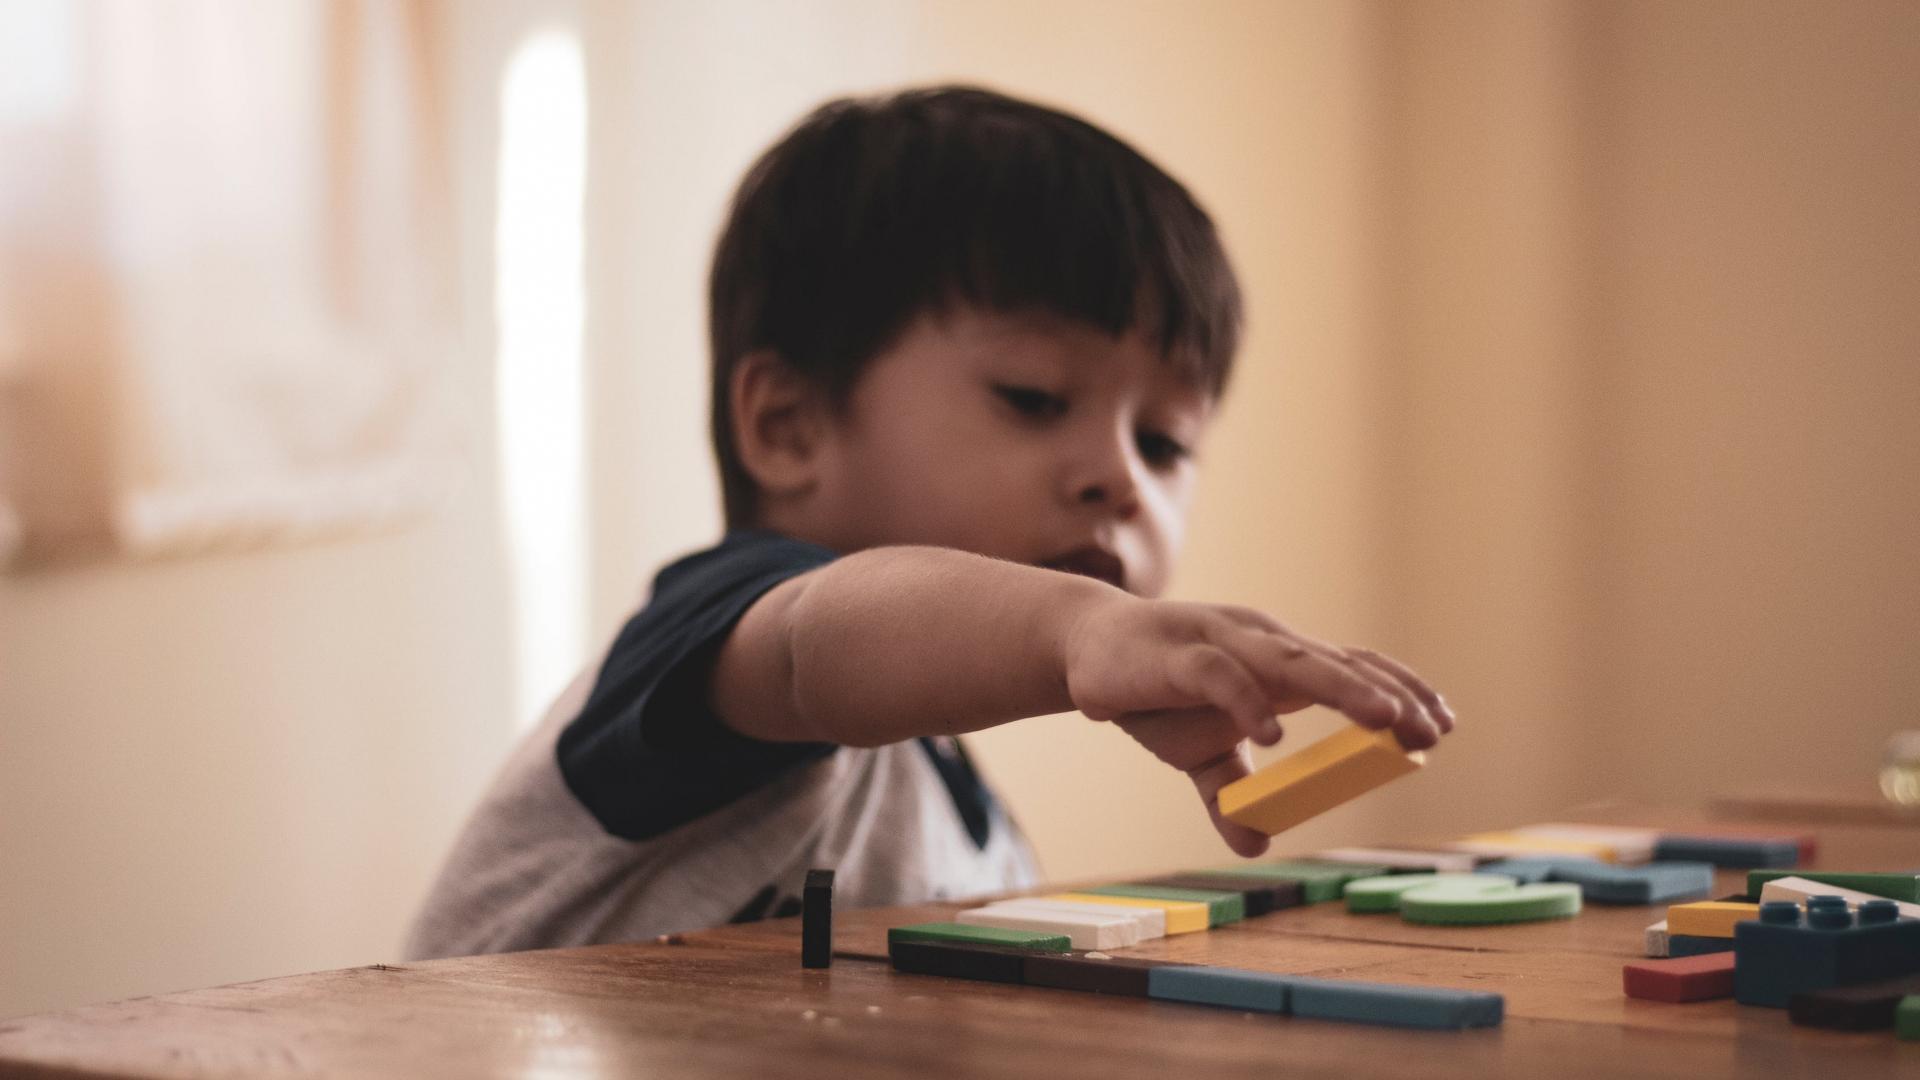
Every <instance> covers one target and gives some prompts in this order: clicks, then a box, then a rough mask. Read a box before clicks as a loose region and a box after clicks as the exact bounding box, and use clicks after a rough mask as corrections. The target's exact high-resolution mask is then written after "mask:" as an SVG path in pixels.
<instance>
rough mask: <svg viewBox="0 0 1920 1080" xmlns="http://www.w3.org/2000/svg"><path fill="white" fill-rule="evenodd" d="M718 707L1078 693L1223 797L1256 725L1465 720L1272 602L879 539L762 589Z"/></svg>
mask: <svg viewBox="0 0 1920 1080" xmlns="http://www.w3.org/2000/svg"><path fill="white" fill-rule="evenodd" d="M711 693H712V701H713V705H714V708H715V711H716V712H717V713H718V714H719V715H720V716H721V717H722V718H723V719H724V721H725V722H726V724H727V725H728V726H729V727H731V728H733V729H734V730H736V731H738V732H740V733H741V734H743V735H749V736H753V737H755V738H760V739H769V740H776V741H806V740H817V741H821V742H834V743H840V744H843V745H848V746H879V745H883V744H885V743H890V742H898V741H900V740H903V739H908V738H913V737H915V736H921V735H934V734H955V733H959V732H963V731H973V730H977V729H980V728H984V727H991V726H993V725H995V724H1001V723H1005V722H1007V721H1009V720H1016V719H1020V718H1022V717H1027V716H1040V715H1045V714H1048V713H1057V712H1065V711H1068V710H1070V709H1079V710H1080V711H1082V712H1084V713H1085V714H1086V715H1088V716H1089V717H1092V718H1093V719H1096V720H1114V721H1118V722H1119V723H1120V724H1121V726H1122V727H1123V728H1125V729H1126V730H1127V731H1128V733H1129V734H1131V735H1133V736H1134V737H1135V738H1136V739H1138V740H1139V741H1140V742H1142V743H1143V744H1144V745H1146V747H1147V748H1148V749H1149V750H1151V751H1153V752H1154V754H1156V755H1157V756H1158V757H1160V758H1161V760H1163V761H1165V762H1167V763H1168V764H1170V765H1173V766H1174V767H1176V768H1179V769H1181V770H1182V771H1183V772H1186V773H1187V774H1188V775H1189V776H1190V777H1192V778H1193V781H1194V783H1195V785H1196V786H1197V787H1198V788H1199V789H1200V794H1201V797H1202V799H1203V800H1205V802H1206V803H1207V806H1208V809H1209V811H1210V812H1211V813H1213V815H1214V820H1215V823H1216V825H1217V826H1218V827H1219V828H1220V831H1221V834H1222V835H1223V836H1224V837H1226V839H1227V841H1228V843H1229V844H1230V845H1232V846H1233V848H1234V849H1235V850H1236V851H1240V852H1242V853H1243V854H1257V853H1258V852H1259V851H1260V850H1262V849H1264V847H1265V843H1266V840H1265V837H1262V836H1260V835H1259V834H1258V833H1255V832H1253V831H1252V830H1249V829H1245V828H1243V827H1241V826H1238V825H1234V824H1232V823H1231V822H1227V821H1225V820H1224V819H1221V818H1220V817H1219V815H1218V809H1217V806H1216V805H1215V800H1214V795H1215V793H1216V792H1218V790H1219V789H1220V787H1222V786H1224V785H1225V784H1227V783H1230V782H1232V781H1233V780H1235V779H1238V778H1239V777H1241V776H1244V775H1246V774H1247V771H1248V765H1247V760H1248V759H1247V756H1246V751H1245V748H1244V746H1243V744H1242V740H1243V739H1253V740H1254V741H1256V742H1259V743H1261V744H1262V745H1271V744H1272V743H1274V742H1275V741H1277V740H1278V739H1279V737H1280V727H1279V724H1278V722H1277V721H1276V720H1275V719H1274V717H1275V714H1276V713H1284V712H1293V711H1296V710H1299V709H1303V708H1306V707H1307V706H1309V705H1314V704H1320V705H1326V706H1329V707H1331V708H1334V709H1337V710H1339V711H1340V712H1343V713H1345V714H1346V715H1347V716H1349V717H1350V718H1352V719H1353V720H1354V722H1356V723H1358V724H1360V725H1361V726H1363V727H1367V728H1374V729H1378V728H1384V727H1387V726H1389V725H1391V726H1393V727H1394V729H1395V732H1396V734H1397V735H1398V736H1399V738H1400V741H1401V742H1402V743H1404V744H1405V745H1406V746H1408V747H1409V748H1411V749H1419V748H1422V747H1426V746H1431V745H1433V743H1434V742H1435V741H1436V740H1437V739H1438V738H1439V736H1440V735H1441V733H1443V732H1444V731H1447V730H1450V729H1451V728H1452V726H1453V716H1452V714H1451V713H1450V712H1449V711H1448V710H1447V708H1446V706H1445V704H1444V703H1443V702H1442V701H1441V699H1440V697H1439V695H1438V694H1436V693H1434V692H1433V690H1432V689H1431V688H1429V687H1428V686H1427V685H1426V684H1425V683H1424V682H1422V681H1421V680H1420V679H1419V678H1418V677H1417V676H1415V675H1414V674H1413V673H1412V672H1411V671H1408V670H1407V669H1406V668H1405V667H1403V666H1401V665H1399V664H1398V663H1397V662H1395V661H1393V660H1390V659H1388V658H1387V657H1384V656H1380V655H1379V654H1377V653H1370V652H1367V651H1365V650H1357V649H1355V650H1350V649H1340V648H1336V647H1334V646H1331V645H1327V644H1325V643H1322V642H1319V641H1315V640H1313V639H1311V638H1308V637H1305V636H1303V635H1299V634H1297V633H1295V632H1293V631H1291V630H1290V629H1288V628H1287V627H1285V626H1284V625H1282V624H1281V623H1279V622H1277V621H1275V620H1273V619H1272V618H1270V617H1268V616H1266V615H1263V614H1261V613H1259V612H1257V611H1251V610H1248V609H1245V608H1237V607H1231V606H1225V605H1216V604H1195V603H1182V602H1175V601H1162V600H1145V599H1141V598H1138V597H1135V596H1132V595H1131V594H1129V593H1126V592H1124V591H1123V590H1121V589H1118V588H1115V587H1113V586H1111V585H1108V584H1106V583H1104V582H1100V581H1096V580H1093V579H1091V578H1084V577H1077V576H1074V575H1071V574H1065V573H1061V572H1059V571H1054V570H1045V569H1039V568H1036V567H1031V566H1024V565H1021V564H1018V563H1011V562H1003V561H1000V560H997V559H990V558H986V557H984V556H980V555H972V554H968V553H966V552H961V551H954V550H951V549H946V548H932V547H886V548H873V549H869V550H866V551H862V552H857V553H855V554H852V555H848V556H846V557H844V558H841V559H839V560H836V561H835V562H833V563H831V564H829V565H827V566H824V567H821V568H820V569H818V570H814V571H811V572H809V573H806V574H802V575H800V576H799V577H796V578H793V579H792V580H790V581H787V582H785V583H783V584H781V585H779V586H776V587H775V588H774V589H772V590H771V591H769V592H768V593H767V595H765V596H763V597H761V598H760V600H759V601H758V602H756V603H755V604H754V605H753V606H752V607H751V608H749V609H748V611H747V613H746V615H745V616H743V617H742V618H741V620H740V623H739V625H738V626H736V627H735V628H734V631H733V633H732V634H731V635H730V636H729V637H728V639H727V641H726V643H725V644H724V645H723V646H722V647H721V650H720V653H719V657H718V659H717V660H716V663H715V666H714V673H713V683H712V690H711Z"/></svg>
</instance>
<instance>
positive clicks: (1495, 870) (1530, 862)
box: [1475, 857, 1606, 885]
mask: <svg viewBox="0 0 1920 1080" xmlns="http://www.w3.org/2000/svg"><path fill="white" fill-rule="evenodd" d="M1568 863H1586V864H1588V865H1590V866H1604V865H1606V864H1604V863H1602V862H1600V860H1598V859H1588V858H1584V857H1577V858H1558V859H1555V858H1525V859H1495V860H1493V861H1492V862H1488V863H1482V864H1481V866H1480V868H1479V870H1477V871H1475V872H1476V873H1481V874H1499V875H1500V876H1502V877H1510V878H1512V879H1513V880H1515V881H1518V882H1519V883H1520V884H1522V885H1536V884H1538V883H1540V882H1542V881H1548V880H1551V879H1552V878H1553V873H1554V871H1556V870H1558V869H1560V867H1561V866H1562V865H1565V864H1568Z"/></svg>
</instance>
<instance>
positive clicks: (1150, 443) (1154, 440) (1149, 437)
mask: <svg viewBox="0 0 1920 1080" xmlns="http://www.w3.org/2000/svg"><path fill="white" fill-rule="evenodd" d="M1135 441H1136V442H1137V443H1138V444H1139V446H1140V457H1141V458H1142V459H1143V460H1144V461H1146V463H1147V464H1148V465H1151V466H1153V467H1154V468H1156V469H1171V468H1172V467H1174V466H1175V465H1178V464H1180V463H1181V462H1182V461H1185V460H1186V459H1187V458H1188V457H1190V456H1192V454H1193V451H1192V450H1189V449H1188V448H1187V447H1186V445H1185V444H1183V443H1181V442H1180V441H1179V440H1177V439H1175V438H1173V437H1172V436H1169V435H1164V434H1162V433H1160V432H1158V431H1143V432H1141V433H1140V434H1139V435H1137V436H1135Z"/></svg>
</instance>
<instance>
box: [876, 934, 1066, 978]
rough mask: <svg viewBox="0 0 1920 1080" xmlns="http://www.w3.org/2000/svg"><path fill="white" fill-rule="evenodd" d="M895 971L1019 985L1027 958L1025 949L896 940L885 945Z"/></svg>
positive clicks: (1027, 953) (1028, 954) (1027, 954)
mask: <svg viewBox="0 0 1920 1080" xmlns="http://www.w3.org/2000/svg"><path fill="white" fill-rule="evenodd" d="M887 955H888V956H889V957H891V958H892V960H893V969H894V970H895V971H905V972H910V973H912V974H915V975H945V976H947V977H948V978H953V979H978V980H980V981H982V982H998V983H1021V982H1025V981H1026V978H1025V976H1024V975H1023V974H1022V969H1023V965H1024V962H1025V960H1026V958H1027V957H1029V956H1032V955H1035V954H1033V953H1030V952H1027V951H1026V950H1024V949H1002V948H999V947H997V946H992V945H938V944H935V943H933V942H931V941H895V942H892V943H890V944H888V946H887Z"/></svg>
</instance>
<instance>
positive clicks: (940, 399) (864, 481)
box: [806, 307, 1213, 596]
mask: <svg viewBox="0 0 1920 1080" xmlns="http://www.w3.org/2000/svg"><path fill="white" fill-rule="evenodd" d="M1212 412H1213V401H1212V399H1211V397H1210V396H1209V395H1208V394H1207V392H1206V391H1205V390H1204V389H1202V388H1199V387H1195V386H1192V385H1190V384H1189V383H1188V382H1187V381H1186V380H1185V379H1183V378H1182V377H1181V376H1180V375H1179V374H1178V373H1177V372H1176V370H1175V369H1174V367H1173V366H1172V365H1170V364H1168V363H1166V362H1165V361H1164V360H1163V359H1162V358H1161V356H1160V354H1159V352H1158V351H1157V350H1156V349H1155V348H1154V346H1153V345H1152V344H1150V343H1149V342H1148V341H1147V340H1146V339H1145V338H1144V337H1142V336H1141V335H1138V334H1128V335H1127V336H1124V337H1121V338H1117V339H1116V338H1113V337H1110V336H1108V335H1107V334H1105V333H1104V332H1102V331H1100V330H1098V329H1096V328H1094V327H1091V326H1088V325H1086V324H1084V323H1079V322H1075V321H1071V320H1066V319H1061V318H1059V317H1056V316H1049V315H1017V316H1016V315H1002V314H995V313H990V312H982V311H978V310H974V309H970V308H966V307H959V308H956V309H955V310H954V311H952V312H950V313H947V314H945V315H942V316H938V317H935V316H931V315H927V316H922V317H920V318H919V319H917V320H916V321H915V322H913V323H912V324H911V325H909V327H908V328H907V330H906V332H905V333H904V334H902V335H901V337H900V338H899V340H897V341H896V342H895V343H894V344H893V345H892V346H891V347H890V348H888V349H886V350H885V351H883V352H882V353H881V354H880V355H879V356H877V357H876V358H875V359H874V360H873V361H872V362H871V364H869V366H868V367H867V369H866V370H865V371H864V372H863V373H862V374H861V376H860V380H859V382H858V383H856V384H855V386H854V389H853V392H852V394H851V397H850V399H849V401H848V402H847V404H846V406H845V408H844V409H843V410H841V411H840V412H838V413H837V414H835V415H833V416H832V417H831V418H830V419H829V420H828V421H827V422H826V431H825V434H824V436H823V438H824V441H823V444H822V447H821V454H820V457H819V459H818V464H819V472H818V474H817V477H816V479H817V482H818V486H817V487H816V489H815V491H814V495H815V498H813V499H809V500H808V502H809V503H811V506H809V507H808V510H810V511H815V513H808V514H806V517H807V518H809V519H810V524H811V525H812V526H813V528H811V529H809V531H811V532H815V533H816V534H817V535H818V537H819V538H820V539H822V540H823V541H824V542H826V543H827V544H828V545H829V546H832V547H835V548H838V549H840V550H843V551H852V550H858V549H860V548H866V547H873V546H877V545H882V544H937V545H940V546H944V547H952V548H960V549H962V550H966V551H972V552H977V553H979V554H982V555H991V556H995V557H997V558H1002V559H1008V560H1012V561H1015V562H1022V563H1029V564H1033V565H1038V566H1051V567H1054V568H1056V569H1063V570H1071V571H1075V572H1078V573H1084V574H1089V575H1091V576H1094V577H1098V578H1102V579H1105V580H1107V581H1109V582H1111V583H1112V584H1115V585H1118V586H1120V587H1122V588H1124V589H1126V590H1128V591H1129V592H1133V593H1136V594H1139V595H1142V596H1156V595H1158V594H1159V593H1160V592H1161V591H1162V590H1164V589H1165V588H1166V585H1167V579H1168V577H1169V576H1170V575H1171V573H1172V570H1173V562H1174V557H1175V556H1176V554H1177V553H1178V551H1179V548H1180V543H1181V540H1182V538H1183V535H1184V531H1185V523H1186V515H1187V506H1188V502H1189V499H1190V497H1191V494H1192V490H1193V482H1194V474H1195V463H1194V460H1193V453H1194V451H1195V450H1197V449H1198V444H1199V442H1200V440H1201V437H1202V436H1203V434H1204V433H1205V431H1206V428H1207V425H1208V422H1209V420H1210V419H1211V417H1212Z"/></svg>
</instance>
